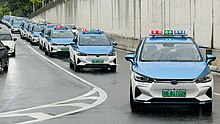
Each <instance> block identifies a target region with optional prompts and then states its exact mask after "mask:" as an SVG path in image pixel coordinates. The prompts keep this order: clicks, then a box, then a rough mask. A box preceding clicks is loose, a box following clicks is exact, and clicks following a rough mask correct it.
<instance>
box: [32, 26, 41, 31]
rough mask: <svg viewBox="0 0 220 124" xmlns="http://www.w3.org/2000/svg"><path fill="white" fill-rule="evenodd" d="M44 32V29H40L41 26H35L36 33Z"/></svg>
mask: <svg viewBox="0 0 220 124" xmlns="http://www.w3.org/2000/svg"><path fill="white" fill-rule="evenodd" d="M42 30H43V27H40V26H34V27H33V31H34V32H41V31H42Z"/></svg>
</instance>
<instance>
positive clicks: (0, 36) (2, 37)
mask: <svg viewBox="0 0 220 124" xmlns="http://www.w3.org/2000/svg"><path fill="white" fill-rule="evenodd" d="M0 40H12V37H11V35H10V34H0Z"/></svg>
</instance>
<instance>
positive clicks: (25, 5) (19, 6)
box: [0, 0, 53, 17]
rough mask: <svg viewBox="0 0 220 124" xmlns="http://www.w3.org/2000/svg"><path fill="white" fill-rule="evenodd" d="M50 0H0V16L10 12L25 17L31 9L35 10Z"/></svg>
mask: <svg viewBox="0 0 220 124" xmlns="http://www.w3.org/2000/svg"><path fill="white" fill-rule="evenodd" d="M51 1H53V0H1V1H0V17H2V16H3V15H10V14H11V15H14V16H20V17H27V16H29V15H30V14H31V13H32V12H33V10H37V9H39V8H41V7H42V6H43V5H45V4H47V3H49V2H51Z"/></svg>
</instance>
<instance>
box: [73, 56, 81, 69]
mask: <svg viewBox="0 0 220 124" xmlns="http://www.w3.org/2000/svg"><path fill="white" fill-rule="evenodd" d="M73 70H74V71H75V72H79V71H80V67H79V66H77V64H76V60H75V58H74V65H73Z"/></svg>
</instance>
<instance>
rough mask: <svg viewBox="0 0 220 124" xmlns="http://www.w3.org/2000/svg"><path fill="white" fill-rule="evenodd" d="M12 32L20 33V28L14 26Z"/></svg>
mask: <svg viewBox="0 0 220 124" xmlns="http://www.w3.org/2000/svg"><path fill="white" fill-rule="evenodd" d="M11 32H13V33H20V29H15V28H13V29H12V30H11Z"/></svg>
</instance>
